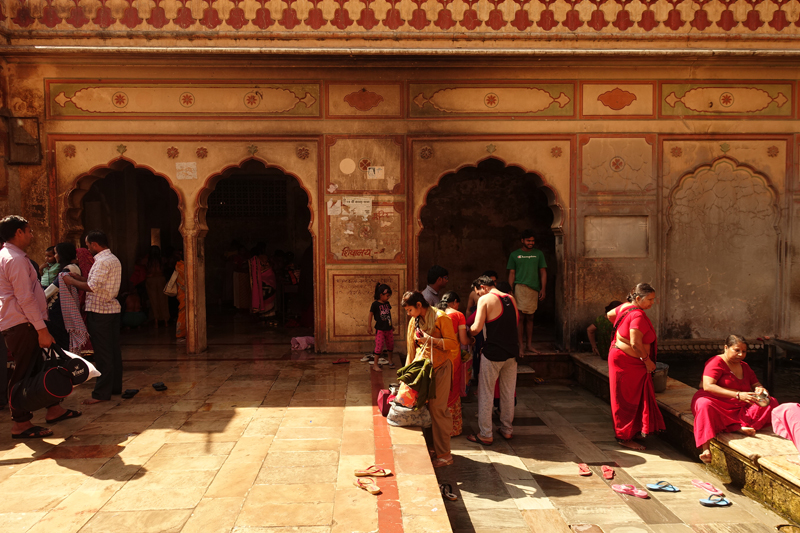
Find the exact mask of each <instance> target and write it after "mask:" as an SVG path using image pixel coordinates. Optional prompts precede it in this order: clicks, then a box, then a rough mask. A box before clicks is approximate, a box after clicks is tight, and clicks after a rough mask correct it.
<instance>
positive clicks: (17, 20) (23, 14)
mask: <svg viewBox="0 0 800 533" xmlns="http://www.w3.org/2000/svg"><path fill="white" fill-rule="evenodd" d="M11 20H12V22H14V24H16V25H17V26H19V27H20V28H27V27H28V26H30V25H31V24H33V23H34V22H35V21H36V19H34V18H33V17H32V16H31V8H30V6H29V5H28V2H27V1H22V2H20V3H19V5H18V6H17V14H16V15H14V18H12V19H11Z"/></svg>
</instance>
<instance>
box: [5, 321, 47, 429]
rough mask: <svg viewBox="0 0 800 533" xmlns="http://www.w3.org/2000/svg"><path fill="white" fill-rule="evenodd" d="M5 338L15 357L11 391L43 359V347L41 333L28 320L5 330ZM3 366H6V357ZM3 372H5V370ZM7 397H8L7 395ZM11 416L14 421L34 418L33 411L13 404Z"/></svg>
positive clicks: (9, 387)
mask: <svg viewBox="0 0 800 533" xmlns="http://www.w3.org/2000/svg"><path fill="white" fill-rule="evenodd" d="M3 338H4V339H5V345H6V347H7V348H8V350H10V351H11V355H12V356H13V357H14V372H12V373H11V379H9V381H8V391H9V392H10V391H11V388H12V387H13V386H14V385H15V384H16V383H18V382H20V381H22V380H23V379H24V378H25V375H26V374H27V373H28V368H29V367H30V366H31V365H32V364H37V363H38V362H39V360H41V357H42V349H41V348H40V347H39V334H38V333H36V329H35V328H34V327H33V325H31V324H29V323H28V322H26V323H24V324H20V325H18V326H14V327H13V328H8V329H7V330H5V331H3ZM2 366H4V367H5V359H4V362H3V365H2ZM3 372H4V373H5V371H3ZM6 398H8V396H7V395H6ZM11 418H12V419H13V420H14V422H27V421H28V420H30V419H31V418H33V413H31V412H30V411H21V410H19V409H14V406H13V405H12V406H11Z"/></svg>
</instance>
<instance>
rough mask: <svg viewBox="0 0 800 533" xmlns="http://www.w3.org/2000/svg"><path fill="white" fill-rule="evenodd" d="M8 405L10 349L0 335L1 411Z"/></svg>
mask: <svg viewBox="0 0 800 533" xmlns="http://www.w3.org/2000/svg"><path fill="white" fill-rule="evenodd" d="M7 405H8V347H7V346H6V340H5V338H3V336H2V335H0V409H5V407H6V406H7Z"/></svg>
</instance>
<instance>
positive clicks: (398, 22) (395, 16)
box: [383, 0, 404, 30]
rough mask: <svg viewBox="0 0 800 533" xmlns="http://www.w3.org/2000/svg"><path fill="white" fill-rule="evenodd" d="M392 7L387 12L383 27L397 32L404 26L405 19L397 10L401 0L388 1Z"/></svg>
mask: <svg viewBox="0 0 800 533" xmlns="http://www.w3.org/2000/svg"><path fill="white" fill-rule="evenodd" d="M387 1H388V2H389V5H391V6H392V7H391V8H390V9H389V11H387V12H386V18H385V19H384V20H383V25H384V26H386V27H387V28H389V29H390V30H396V29H397V28H399V27H400V26H402V25H403V24H404V21H403V17H402V16H401V15H400V10H399V9H397V4H399V3H400V0H387Z"/></svg>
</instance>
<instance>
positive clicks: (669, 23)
mask: <svg viewBox="0 0 800 533" xmlns="http://www.w3.org/2000/svg"><path fill="white" fill-rule="evenodd" d="M683 2H684V0H667V3H668V4H669V5H671V6H672V9H670V10H669V13H667V20H665V21H664V26H666V27H667V28H669V29H671V30H672V31H677V30H679V29H681V28H682V27H683V25H684V24H686V22H684V20H683V19H682V18H681V12H680V11H678V6H679V5H680V4H682V3H683Z"/></svg>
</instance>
